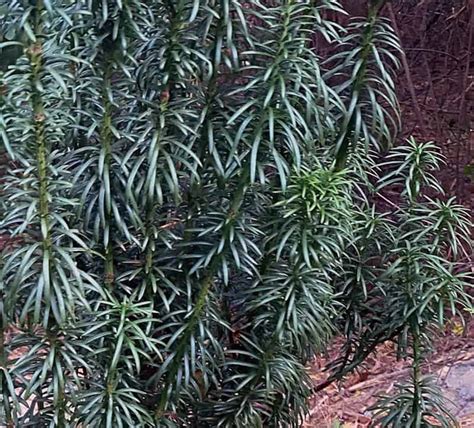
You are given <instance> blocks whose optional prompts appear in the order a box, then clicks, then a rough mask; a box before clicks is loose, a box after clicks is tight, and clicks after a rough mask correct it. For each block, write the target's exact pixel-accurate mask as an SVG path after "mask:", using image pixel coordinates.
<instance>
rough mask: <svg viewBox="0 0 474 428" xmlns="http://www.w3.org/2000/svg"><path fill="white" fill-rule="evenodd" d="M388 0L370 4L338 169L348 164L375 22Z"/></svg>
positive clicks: (341, 140)
mask: <svg viewBox="0 0 474 428" xmlns="http://www.w3.org/2000/svg"><path fill="white" fill-rule="evenodd" d="M386 1H387V0H375V1H373V2H372V3H370V5H369V13H368V17H367V26H366V28H365V30H364V34H363V36H362V50H361V53H360V55H359V58H360V61H361V64H362V65H361V66H360V68H359V70H358V72H357V74H356V76H355V78H354V84H353V86H352V90H351V97H350V98H351V104H352V105H353V108H352V110H350V111H349V112H348V113H349V116H348V117H347V118H346V121H345V122H344V123H343V124H342V129H341V132H340V134H339V137H338V139H337V144H338V145H340V147H339V149H338V151H337V153H336V165H335V168H336V169H337V170H340V169H343V168H344V167H345V165H346V160H347V156H348V153H349V146H350V143H351V134H352V131H353V129H354V124H355V121H356V106H357V104H358V103H359V97H360V91H361V89H362V87H363V84H364V80H365V76H366V71H367V62H368V60H369V55H370V52H371V49H372V39H373V37H374V29H375V24H376V22H377V17H378V14H379V11H380V9H381V8H382V6H383V5H384V4H385V3H386ZM353 99H356V102H355V103H353V102H352V100H353Z"/></svg>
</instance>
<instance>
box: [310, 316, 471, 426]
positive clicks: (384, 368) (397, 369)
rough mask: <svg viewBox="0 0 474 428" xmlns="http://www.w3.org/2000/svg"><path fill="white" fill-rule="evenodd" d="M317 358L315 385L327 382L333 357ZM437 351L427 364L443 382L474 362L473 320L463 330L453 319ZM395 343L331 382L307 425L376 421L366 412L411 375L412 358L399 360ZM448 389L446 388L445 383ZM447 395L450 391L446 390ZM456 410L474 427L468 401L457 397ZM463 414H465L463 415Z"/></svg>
mask: <svg viewBox="0 0 474 428" xmlns="http://www.w3.org/2000/svg"><path fill="white" fill-rule="evenodd" d="M336 346H337V344H336V345H335V349H334V351H331V352H330V353H329V357H328V358H326V359H318V360H317V361H315V362H314V363H313V365H312V366H311V373H312V374H311V378H312V379H313V381H314V383H315V385H318V384H320V383H321V382H324V380H325V379H326V377H327V373H326V372H324V367H325V365H326V363H327V362H328V361H330V360H331V356H334V353H335V352H336V349H337V348H336ZM435 347H436V350H435V351H434V352H433V353H432V354H431V355H430V356H429V358H428V361H427V362H426V364H425V371H426V373H430V374H433V375H435V376H436V377H437V379H438V382H439V383H440V384H441V385H443V382H444V381H445V380H446V377H447V376H448V374H449V372H450V371H451V369H452V368H453V367H454V366H457V365H459V364H463V363H464V364H466V362H473V364H474V322H472V321H471V322H470V323H469V324H468V326H467V327H466V329H465V330H464V331H463V330H462V328H460V325H459V324H458V323H456V322H452V323H451V324H450V326H449V328H448V329H447V331H446V332H444V333H440V334H439V335H438V337H437V338H436V340H435ZM394 354H395V350H394V347H393V345H392V344H389V343H386V344H383V345H381V346H379V347H378V349H377V352H376V354H375V355H373V356H371V357H369V358H368V359H367V361H366V364H365V365H364V367H363V368H361V369H360V370H359V371H358V372H356V373H353V374H352V375H350V376H348V377H347V378H346V379H345V380H344V381H343V382H342V383H340V384H332V385H330V386H329V387H327V388H326V389H325V390H323V391H322V392H320V393H318V394H317V395H316V396H315V397H314V398H313V399H312V400H311V410H310V415H309V417H308V419H307V422H306V423H305V425H304V427H305V428H310V427H311V428H313V427H314V428H335V427H341V428H342V427H343V428H366V427H368V426H370V424H371V423H372V422H373V419H372V415H371V414H370V412H368V411H367V408H369V407H370V406H371V405H373V404H374V403H375V401H376V400H377V396H378V395H380V394H390V393H393V392H394V388H395V384H396V383H399V382H401V381H403V380H405V379H407V377H408V376H410V361H403V360H402V361H397V359H396V358H395V356H394ZM444 389H445V391H446V389H447V388H446V387H445V386H444ZM446 392H447V395H452V394H449V392H450V391H446ZM455 404H456V407H455V408H454V409H453V413H454V414H455V415H456V416H458V419H459V423H460V426H461V427H463V428H474V414H470V415H463V413H462V407H463V406H464V405H466V403H465V402H464V403H463V402H462V400H459V399H456V403H455ZM460 415H462V416H460Z"/></svg>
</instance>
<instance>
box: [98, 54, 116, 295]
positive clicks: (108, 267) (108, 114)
mask: <svg viewBox="0 0 474 428" xmlns="http://www.w3.org/2000/svg"><path fill="white" fill-rule="evenodd" d="M105 61H106V63H105V72H104V81H103V85H104V89H103V93H102V99H103V102H104V113H103V118H102V126H101V129H100V141H101V144H102V148H101V151H102V153H103V154H104V165H103V171H102V176H101V186H102V187H103V189H104V222H103V225H102V226H103V229H104V235H105V234H107V240H105V236H104V257H105V261H104V283H105V285H106V287H107V288H108V289H109V290H111V289H112V287H113V284H114V280H115V268H114V253H113V244H112V189H111V182H112V178H113V177H111V174H110V165H111V157H112V142H113V134H112V129H111V127H112V103H111V101H110V97H109V94H108V92H107V91H108V89H110V88H111V85H112V81H111V80H112V79H111V75H112V64H111V58H110V57H109V56H108V57H107V58H106V60H105Z"/></svg>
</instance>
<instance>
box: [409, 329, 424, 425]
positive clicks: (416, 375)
mask: <svg viewBox="0 0 474 428" xmlns="http://www.w3.org/2000/svg"><path fill="white" fill-rule="evenodd" d="M412 337H413V407H412V412H413V422H412V424H411V428H419V427H420V426H421V418H422V409H421V401H422V391H421V361H422V356H421V341H420V333H419V331H418V329H417V328H416V327H414V328H412Z"/></svg>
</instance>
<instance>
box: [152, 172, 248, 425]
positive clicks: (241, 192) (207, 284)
mask: <svg viewBox="0 0 474 428" xmlns="http://www.w3.org/2000/svg"><path fill="white" fill-rule="evenodd" d="M249 182H250V171H249V168H245V169H244V171H243V173H242V176H241V178H240V182H239V185H238V187H237V189H236V191H235V193H234V198H233V200H232V203H231V206H230V208H229V210H228V214H227V218H228V221H227V224H226V226H225V227H224V229H223V232H222V234H223V236H226V235H228V233H229V232H230V230H231V228H232V226H233V224H234V222H235V220H236V218H237V215H238V213H239V210H240V207H241V205H242V203H243V201H244V198H245V193H246V190H247V187H248V185H249ZM227 251H228V245H225V246H224V249H223V250H222V251H221V252H220V253H219V254H215V255H214V256H213V257H212V259H211V262H210V264H209V266H208V269H207V273H206V275H205V277H204V278H203V279H202V280H201V282H200V283H199V293H198V295H197V298H196V302H195V304H194V308H193V311H192V314H191V317H190V318H189V321H188V324H187V326H186V328H185V330H184V331H183V333H182V334H181V336H180V340H179V343H178V345H177V347H176V352H175V356H174V358H173V359H174V362H173V365H172V367H171V368H170V370H169V371H168V374H167V376H166V380H165V382H164V383H165V387H164V388H163V392H162V393H161V396H160V400H159V403H158V406H157V408H156V410H155V417H156V419H157V420H158V421H159V420H160V419H161V418H162V417H163V414H164V412H165V410H166V406H167V404H168V399H169V391H168V389H169V386H170V385H171V384H172V383H173V381H174V380H175V378H176V374H177V373H178V370H179V367H180V365H181V362H182V359H183V357H184V354H185V352H186V349H187V346H188V343H189V339H190V338H191V336H192V334H193V333H194V331H195V330H196V326H197V324H198V323H199V320H200V319H201V317H202V313H203V311H204V309H205V307H206V302H207V297H208V295H209V292H210V291H211V289H212V285H213V283H214V277H215V274H216V270H217V269H218V267H219V265H220V262H221V260H222V257H223V256H224V255H225V254H226V253H227Z"/></svg>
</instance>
